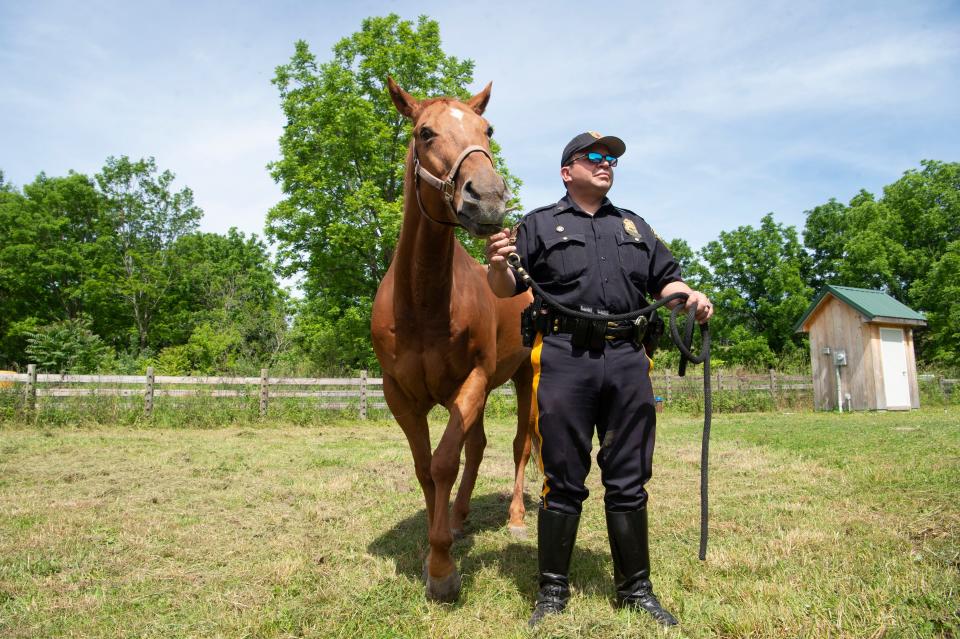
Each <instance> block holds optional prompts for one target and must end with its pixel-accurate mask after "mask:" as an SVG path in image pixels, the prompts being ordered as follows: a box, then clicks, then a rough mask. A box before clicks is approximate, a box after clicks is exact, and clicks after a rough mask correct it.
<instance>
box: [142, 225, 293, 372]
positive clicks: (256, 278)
mask: <svg viewBox="0 0 960 639" xmlns="http://www.w3.org/2000/svg"><path fill="white" fill-rule="evenodd" d="M168 262H169V264H170V268H171V271H172V273H173V276H172V280H171V283H170V286H169V287H168V288H167V290H166V291H165V293H164V296H163V300H162V301H161V303H160V305H159V307H158V312H157V318H156V320H155V321H154V323H153V327H152V329H151V343H152V344H154V345H155V347H157V348H162V347H169V346H176V345H183V344H189V345H191V348H192V349H193V350H191V358H192V359H191V360H190V361H191V362H193V363H194V364H195V365H193V366H192V368H193V369H196V370H200V369H202V370H205V371H206V370H208V369H210V368H211V367H213V366H214V364H215V363H218V362H221V361H222V362H226V361H228V359H229V361H230V362H231V363H232V364H231V365H240V364H243V363H249V364H250V367H252V368H255V369H258V368H260V367H261V366H266V365H269V364H270V363H271V362H273V361H274V360H275V359H276V357H277V356H278V354H279V353H280V351H281V350H283V348H284V347H285V346H286V343H287V342H286V338H287V315H288V312H289V311H288V304H289V300H288V298H287V294H286V293H285V292H284V291H283V290H282V289H281V288H280V285H279V284H278V283H277V280H276V277H275V276H274V273H273V262H272V260H271V259H270V256H269V254H268V253H267V248H266V246H264V244H263V243H262V242H261V241H260V240H259V239H258V238H257V237H256V236H255V235H254V236H251V237H249V238H247V237H246V236H245V235H244V234H243V233H241V232H240V231H238V230H237V229H235V228H231V229H230V230H229V231H228V232H227V235H219V234H217V233H191V234H189V235H184V236H183V237H181V238H179V239H178V240H177V241H176V242H175V243H174V245H173V246H172V247H171V248H170V256H169V258H168ZM228 337H229V339H227V338H228ZM213 352H217V353H219V354H218V355H216V356H214V355H211V353H213ZM201 363H203V366H201V365H200V364H201ZM221 370H225V369H221Z"/></svg>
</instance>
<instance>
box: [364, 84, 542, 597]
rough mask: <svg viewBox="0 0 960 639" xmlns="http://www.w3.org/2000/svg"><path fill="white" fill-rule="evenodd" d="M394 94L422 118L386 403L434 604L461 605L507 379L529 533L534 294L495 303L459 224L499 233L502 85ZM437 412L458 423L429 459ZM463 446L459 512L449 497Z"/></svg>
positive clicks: (386, 322) (520, 514)
mask: <svg viewBox="0 0 960 639" xmlns="http://www.w3.org/2000/svg"><path fill="white" fill-rule="evenodd" d="M387 85H388V89H389V92H390V97H391V99H392V101H393V104H394V106H395V107H396V108H397V110H398V111H399V112H400V113H401V114H402V115H403V116H405V117H406V118H408V119H410V120H412V122H413V136H412V139H411V141H410V144H409V148H408V151H407V158H406V173H405V182H404V207H403V222H402V225H401V230H400V237H399V239H398V242H397V248H396V250H395V252H394V255H393V259H392V261H391V264H390V267H389V268H388V270H387V273H386V275H385V276H384V278H383V280H382V281H381V282H380V286H379V288H378V290H377V295H376V297H375V298H374V302H373V312H372V318H371V336H372V339H373V348H374V352H375V353H376V356H377V359H378V360H379V361H380V367H381V369H382V374H383V394H384V398H385V399H386V403H387V406H388V407H389V408H390V411H391V412H392V413H393V416H394V418H395V419H396V420H397V423H398V424H399V425H400V428H401V429H403V432H404V434H405V435H406V438H407V441H408V443H409V445H410V451H411V453H412V454H413V461H414V467H415V471H416V476H417V480H418V481H419V483H420V487H421V489H422V490H423V496H424V499H425V501H426V514H427V527H428V540H429V543H430V550H429V553H428V555H427V558H426V560H425V565H424V573H425V574H424V577H425V580H426V586H425V590H426V596H427V598H428V599H432V600H434V601H441V602H451V601H454V600H456V598H457V597H458V596H459V593H460V576H459V574H458V572H457V568H456V564H455V562H454V561H453V558H452V557H451V555H450V547H451V546H452V544H453V540H454V538H455V537H459V536H461V535H462V534H463V527H464V521H465V520H466V518H467V515H468V513H469V512H470V495H471V493H472V492H473V487H474V484H475V482H476V479H477V471H478V468H479V465H480V461H481V459H482V458H483V451H484V448H485V447H486V443H487V441H486V436H485V434H484V430H483V410H484V406H485V405H486V401H487V397H488V396H489V394H490V392H491V391H492V390H493V389H494V388H496V387H498V386H500V385H501V384H504V383H506V382H507V380H513V383H514V387H515V390H516V396H517V405H518V417H517V431H516V435H515V437H514V440H513V455H514V469H515V473H514V485H513V496H512V499H511V502H510V506H509V511H508V512H509V520H508V524H509V527H510V530H511V532H513V533H514V534H515V535H516V536H520V537H522V536H523V531H524V530H525V529H524V521H523V520H524V514H525V507H524V503H523V478H524V469H525V467H526V464H527V460H528V458H529V456H530V434H531V431H532V428H533V421H534V413H533V411H534V409H535V406H534V404H533V402H532V390H533V368H532V366H531V364H530V357H529V354H530V349H528V348H525V347H523V345H522V343H521V339H520V319H519V318H520V313H521V311H522V309H523V308H524V307H525V306H527V305H528V304H529V303H530V302H531V301H532V297H531V296H530V294H529V293H526V294H524V295H518V296H515V297H513V298H507V299H500V298H497V297H496V296H495V295H494V294H493V292H492V291H491V290H490V287H489V286H488V284H487V281H486V268H485V267H484V266H481V265H480V264H479V263H478V262H477V261H476V260H475V259H473V258H472V257H471V256H470V255H469V254H468V253H467V251H466V250H465V249H464V248H463V246H462V245H461V244H460V242H459V241H458V240H457V238H456V235H455V233H454V229H455V228H456V227H457V226H462V227H464V228H465V229H466V230H467V231H468V232H469V233H471V234H472V235H474V236H476V237H483V236H489V235H492V234H493V233H495V232H497V231H499V230H500V229H501V225H502V224H503V218H504V216H505V214H506V212H507V202H508V200H509V199H510V197H511V196H510V192H509V190H508V188H507V185H506V182H505V181H504V179H503V178H502V177H501V176H500V175H499V174H498V173H497V171H496V169H495V167H494V165H493V156H492V155H491V153H490V142H489V136H491V135H492V133H493V131H492V127H491V126H490V125H489V123H488V122H487V121H486V120H485V119H484V118H483V117H482V116H483V112H484V110H485V109H486V106H487V102H488V101H489V99H490V89H491V86H492V83H490V84H488V85H487V86H486V87H485V88H484V89H483V90H482V91H481V92H480V93H478V94H476V95H475V96H473V97H472V98H470V99H469V100H466V101H459V100H457V99H455V98H446V97H442V98H431V99H425V100H417V99H415V98H414V97H412V96H411V95H410V94H409V93H407V92H406V91H404V90H403V89H402V88H400V86H398V85H397V83H396V82H394V80H393V78H388V79H387ZM438 175H446V179H441V178H438V177H436V176H438ZM438 404H439V405H442V406H443V407H444V408H446V409H447V411H448V412H449V419H448V420H447V424H446V427H445V429H444V431H443V435H442V436H441V437H440V441H439V443H438V444H437V448H436V450H434V451H433V453H432V454H431V452H430V447H431V443H430V430H429V428H428V425H427V413H428V412H429V411H430V409H431V408H433V407H434V406H436V405H438ZM464 449H465V463H464V469H463V478H462V480H461V481H460V487H459V489H458V490H457V496H456V500H455V502H454V504H453V509H452V513H451V512H450V493H451V491H452V488H453V484H454V482H455V481H456V479H457V474H458V472H459V468H460V455H461V452H462V451H464Z"/></svg>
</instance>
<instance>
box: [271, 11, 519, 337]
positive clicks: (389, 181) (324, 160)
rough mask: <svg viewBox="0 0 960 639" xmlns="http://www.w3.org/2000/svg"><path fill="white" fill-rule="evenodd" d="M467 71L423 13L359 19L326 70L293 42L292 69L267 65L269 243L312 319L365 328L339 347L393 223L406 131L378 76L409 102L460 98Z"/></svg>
mask: <svg viewBox="0 0 960 639" xmlns="http://www.w3.org/2000/svg"><path fill="white" fill-rule="evenodd" d="M472 72H473V62H472V61H470V60H458V59H457V58H456V57H453V56H447V55H446V54H444V52H443V51H442V49H441V47H440V30H439V26H438V25H437V23H436V22H435V21H433V20H430V19H428V18H427V17H425V16H421V17H420V18H419V19H418V20H417V22H416V24H414V23H413V22H410V21H406V20H401V19H400V17H399V16H397V15H393V14H391V15H388V16H386V17H374V18H367V19H366V20H364V21H363V24H362V26H361V29H360V31H358V32H356V33H354V34H352V35H351V36H349V37H346V38H344V39H342V40H340V41H339V42H338V43H337V44H336V45H335V46H334V47H333V57H332V59H331V60H330V61H328V62H324V63H320V62H318V60H317V58H316V57H315V56H314V55H313V54H312V53H311V52H310V50H309V47H308V46H307V43H305V42H303V41H299V42H297V43H296V48H295V52H294V55H293V57H292V58H291V60H290V62H289V63H287V64H285V65H281V66H279V67H277V70H276V76H275V78H274V80H273V82H274V84H275V85H276V87H277V88H278V90H279V92H280V98H281V102H282V106H283V111H284V114H285V115H286V117H287V125H286V127H285V128H284V132H283V135H282V137H281V138H280V151H281V158H280V160H278V161H277V162H275V163H273V164H271V166H270V169H271V172H272V175H273V178H274V179H275V180H276V181H277V182H278V183H280V185H281V187H282V189H283V193H284V199H283V201H281V202H280V203H279V204H278V205H277V206H276V207H274V208H273V209H272V210H271V211H270V212H269V214H268V216H267V235H268V237H270V238H271V239H273V240H275V241H276V243H277V246H278V258H279V260H280V264H281V271H282V273H283V274H284V275H286V276H291V275H294V274H302V275H303V287H304V289H305V292H306V297H307V299H308V300H309V307H310V308H311V309H312V310H313V312H312V313H311V315H312V317H313V318H314V319H315V320H322V322H321V323H322V324H324V325H328V326H340V327H341V328H349V327H359V326H363V328H362V333H357V334H353V333H351V334H350V335H343V336H341V337H342V338H344V339H347V340H351V341H352V340H353V339H355V338H359V337H360V336H361V335H362V336H364V337H365V338H366V333H367V330H368V326H367V325H366V324H367V323H366V321H353V320H350V321H347V322H346V324H344V320H345V318H346V314H347V313H348V311H349V312H350V313H353V311H352V309H356V308H360V309H363V313H364V316H365V317H369V307H370V301H371V300H372V298H373V296H374V294H375V293H376V289H377V285H378V284H379V282H380V280H381V279H382V278H383V275H384V274H385V273H386V269H387V267H388V266H389V261H390V257H391V254H392V251H393V248H394V246H395V245H396V240H397V236H398V234H399V228H400V222H401V217H402V205H403V202H402V199H403V166H404V160H405V158H406V153H407V142H408V139H409V134H410V124H409V123H408V122H407V121H406V120H405V119H404V118H403V117H402V116H401V115H400V114H398V113H397V112H396V109H395V108H394V106H393V104H392V102H391V100H390V98H389V95H388V92H387V90H386V86H385V82H386V78H387V76H388V75H390V76H392V77H393V78H394V79H395V80H396V81H397V82H398V83H399V84H400V85H401V86H403V87H404V88H405V89H406V90H408V91H410V92H411V93H412V94H414V95H416V96H418V97H426V96H435V95H451V96H457V97H463V98H466V97H468V96H469V95H470V91H468V90H467V88H466V87H467V85H468V84H470V83H471V82H472V81H473V77H472ZM494 153H495V155H496V147H494ZM497 162H498V167H499V168H500V170H501V173H503V174H504V175H505V176H506V177H507V180H508V183H510V184H511V185H513V186H514V187H515V186H516V185H517V184H518V181H517V180H516V179H515V178H513V177H512V176H509V174H508V173H507V172H506V169H505V167H504V166H503V163H502V161H501V160H499V159H498V160H497ZM318 313H319V315H318ZM311 323H312V324H315V322H311ZM350 330H354V329H350ZM356 330H360V329H359V328H357V329H356ZM365 348H366V351H365V352H366V353H367V354H369V353H370V350H369V346H367V347H365Z"/></svg>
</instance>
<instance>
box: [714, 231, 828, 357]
mask: <svg viewBox="0 0 960 639" xmlns="http://www.w3.org/2000/svg"><path fill="white" fill-rule="evenodd" d="M701 255H702V257H703V259H704V260H705V261H706V262H707V264H708V265H709V267H710V271H711V273H712V275H711V285H710V286H709V287H708V289H709V290H711V291H712V295H713V301H714V304H715V305H716V309H717V310H716V315H715V319H714V320H711V327H713V329H714V332H715V334H716V335H717V339H718V342H719V344H718V346H719V350H720V352H721V356H724V355H725V356H726V358H727V359H730V360H732V361H735V362H743V363H752V364H766V365H772V364H774V363H775V360H776V358H777V357H778V356H784V355H791V354H793V353H794V352H796V351H797V349H798V347H799V346H800V345H801V344H802V339H801V338H800V337H799V336H797V335H796V334H795V333H794V332H793V327H794V325H795V324H796V322H797V320H798V319H799V318H800V316H801V315H802V314H803V311H804V309H805V308H806V306H807V304H809V303H810V297H811V294H812V289H811V288H810V287H809V286H807V284H806V279H807V278H808V272H809V266H810V264H809V257H808V256H807V254H806V252H805V251H804V250H803V245H802V244H801V243H800V239H799V236H798V234H797V230H796V229H795V228H794V227H792V226H784V225H782V224H779V223H777V222H776V221H774V219H773V214H772V213H770V214H767V215H765V216H764V217H763V219H762V220H761V221H760V226H759V227H758V228H754V227H752V226H749V225H748V226H741V227H739V228H737V229H736V230H734V231H723V232H721V233H720V238H719V239H718V240H714V241H712V242H709V243H708V244H707V245H706V246H705V247H704V248H703V250H702V251H701Z"/></svg>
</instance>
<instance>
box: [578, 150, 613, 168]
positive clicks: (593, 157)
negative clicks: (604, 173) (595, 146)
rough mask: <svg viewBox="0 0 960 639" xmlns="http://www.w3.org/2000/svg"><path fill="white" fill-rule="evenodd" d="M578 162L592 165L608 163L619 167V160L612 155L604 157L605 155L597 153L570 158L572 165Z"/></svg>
mask: <svg viewBox="0 0 960 639" xmlns="http://www.w3.org/2000/svg"><path fill="white" fill-rule="evenodd" d="M577 160H586V161H587V162H589V163H591V164H600V163H601V162H603V161H606V162H607V164H609V165H610V166H616V165H617V158H615V157H613V156H612V155H604V154H603V153H597V152H595V151H594V152H592V153H584V154H583V155H578V156H576V157H572V158H570V164H573V163H574V162H576V161H577Z"/></svg>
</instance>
